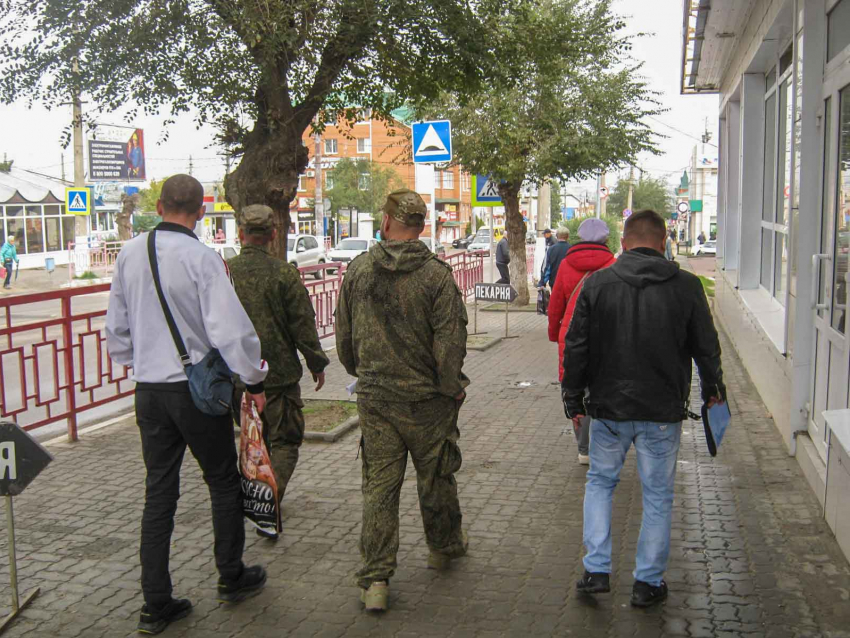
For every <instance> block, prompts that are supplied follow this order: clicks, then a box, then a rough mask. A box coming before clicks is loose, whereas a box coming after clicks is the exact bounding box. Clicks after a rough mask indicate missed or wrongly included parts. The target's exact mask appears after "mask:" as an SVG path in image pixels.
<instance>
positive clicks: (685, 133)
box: [0, 0, 718, 192]
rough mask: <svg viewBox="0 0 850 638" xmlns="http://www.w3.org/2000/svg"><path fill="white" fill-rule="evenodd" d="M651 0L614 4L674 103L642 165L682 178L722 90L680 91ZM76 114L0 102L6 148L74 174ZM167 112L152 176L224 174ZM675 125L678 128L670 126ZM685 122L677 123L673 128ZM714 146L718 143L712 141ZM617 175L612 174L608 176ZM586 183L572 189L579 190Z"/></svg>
mask: <svg viewBox="0 0 850 638" xmlns="http://www.w3.org/2000/svg"><path fill="white" fill-rule="evenodd" d="M647 4H648V3H646V1H645V0H616V2H615V9H616V10H617V11H618V12H620V13H621V14H623V15H625V16H626V17H627V22H628V25H629V26H628V28H629V30H630V31H631V32H633V33H638V32H650V33H652V35H651V36H650V37H643V38H640V39H638V40H637V41H636V42H635V48H634V56H635V57H636V58H637V59H638V60H641V61H643V62H645V67H644V73H645V75H646V76H647V78H648V80H649V83H650V85H651V86H652V87H654V88H656V89H658V90H659V91H661V92H662V93H663V95H662V97H661V101H662V103H663V106H664V107H665V108H667V109H669V110H668V111H667V112H666V113H663V114H661V115H659V116H657V118H656V119H655V120H654V121H652V122H651V124H652V126H653V128H654V129H655V130H657V131H658V132H659V133H662V134H664V135H667V136H668V137H667V139H662V140H660V142H659V147H660V149H661V151H662V154H661V155H659V156H647V157H644V158H641V162H640V166H641V167H642V168H644V169H645V170H646V171H647V172H648V173H649V174H651V175H653V176H655V177H663V178H665V179H668V180H669V181H671V182H672V181H677V180H678V176H679V175H681V173H682V171H683V170H684V168H685V166H686V165H687V164H688V163H689V161H690V156H691V153H692V150H693V146H694V144H696V143H697V140H696V139H694V138H699V137H700V136H701V135H702V133H703V130H704V128H705V118H706V117H708V118H709V119H708V125H709V130H710V131H711V132H712V135H713V140H712V143H714V144H716V142H717V134H716V129H717V104H718V98H717V96H682V95H680V94H679V86H680V64H681V56H682V48H681V47H682V39H681V32H682V6H683V2H682V0H653V2H652V3H651V4H652V8H651V10H647ZM70 120H71V107H70V106H56V107H55V108H54V109H53V110H51V111H48V110H47V109H45V108H43V107H34V108H33V109H31V110H30V109H28V108H27V107H26V105H25V104H14V105H11V106H4V105H0V122H2V123H3V124H2V130H0V153H2V154H6V155H8V157H9V158H10V159H14V160H15V165H16V166H20V167H22V168H28V169H32V170H35V171H38V172H41V173H46V174H48V175H53V176H56V177H59V176H60V175H61V172H62V171H61V155H62V153H63V152H64V154H65V171H66V176H67V177H68V179H72V178H73V159H72V151H71V149H70V148H68V149H62V147H61V145H60V137H61V135H62V130H63V127H65V126H66V125H67V124H68V123H69V122H70ZM101 121H102V122H104V123H116V124H121V123H123V120H122V119H121V117H120V114H119V115H116V116H115V117H103V118H101ZM161 122H162V118H159V117H140V118H138V119H137V120H136V121H135V122H134V123H135V124H136V125H137V126H138V127H140V128H143V129H145V137H146V140H145V142H146V147H147V148H146V150H147V169H148V177H149V178H150V177H153V178H161V177H165V176H168V175H171V174H174V173H178V172H188V170H189V157H190V156H192V162H193V169H194V170H193V172H194V175H195V176H196V177H198V178H199V179H201V180H202V181H214V180H218V179H221V177H222V176H223V174H224V162H223V158H221V157H219V156H218V155H217V154H218V153H219V152H220V150H219V149H218V148H216V147H215V146H213V142H212V139H213V138H212V134H213V131H212V130H211V129H201V130H196V128H195V125H194V123H193V122H192V120H191V118H190V117H188V116H187V117H184V118H181V119H180V120H178V122H177V123H176V124H175V125H173V126H172V127H171V129H170V131H169V132H170V139H169V140H168V141H167V142H164V143H159V144H158V143H157V142H158V141H159V140H160V138H161V135H162V133H163V131H162V127H161ZM671 127H672V128H671ZM674 129H678V130H674ZM709 150H714V151H715V152H716V149H714V147H711V149H709ZM613 181H616V176H611V177H610V178H609V182H613ZM582 188H583V186H579V185H576V186H575V187H574V188H572V189H571V190H573V191H575V192H579V191H580V190H581V189H582Z"/></svg>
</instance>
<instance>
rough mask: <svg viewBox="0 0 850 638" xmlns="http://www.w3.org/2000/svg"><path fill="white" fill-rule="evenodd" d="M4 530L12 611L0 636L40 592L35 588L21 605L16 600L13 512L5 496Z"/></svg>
mask: <svg viewBox="0 0 850 638" xmlns="http://www.w3.org/2000/svg"><path fill="white" fill-rule="evenodd" d="M6 530H7V532H8V535H9V541H8V544H9V577H10V578H11V581H12V611H11V612H10V613H9V615H8V616H6V617H5V618H4V619H3V621H2V622H0V634H2V633H3V632H4V631H5V630H6V629H7V628H8V627H9V625H10V624H11V622H12V621H13V620H14V619H15V618H17V617H18V614H20V613H21V611H23V610H24V608H26V606H27V605H29V604H30V603H31V602H32V601H33V600H34V599H35V597H36V596H38V593H39V592H40V591H41V589H40V588H38V587H36V588H35V589H33V590H32V591H31V592H30V593H29V594H27V596H26V598H24V601H23V603H21V602H20V600H19V598H18V559H17V555H16V553H15V512H14V510H13V509H12V497H11V495H8V494H7V495H6Z"/></svg>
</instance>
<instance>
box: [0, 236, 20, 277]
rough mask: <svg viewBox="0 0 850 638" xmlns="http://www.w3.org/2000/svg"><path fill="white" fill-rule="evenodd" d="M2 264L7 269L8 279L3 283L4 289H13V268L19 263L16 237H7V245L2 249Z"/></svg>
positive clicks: (0, 251) (0, 256)
mask: <svg viewBox="0 0 850 638" xmlns="http://www.w3.org/2000/svg"><path fill="white" fill-rule="evenodd" d="M0 263H2V264H3V268H5V269H6V279H5V281H3V288H5V289H7V290H8V289H9V288H11V287H12V267H13V266H14V264H17V263H18V249H17V248H15V236H14V235H9V236H8V237H6V243H4V244H3V247H2V248H0Z"/></svg>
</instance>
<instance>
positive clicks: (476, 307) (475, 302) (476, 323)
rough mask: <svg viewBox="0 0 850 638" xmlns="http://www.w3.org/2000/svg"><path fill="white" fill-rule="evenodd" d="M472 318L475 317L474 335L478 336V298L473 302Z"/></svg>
mask: <svg viewBox="0 0 850 638" xmlns="http://www.w3.org/2000/svg"><path fill="white" fill-rule="evenodd" d="M472 308H473V310H472V316H473V317H475V319H474V320H473V325H472V334H476V335H477V334H478V297H476V298H475V300H474V301H473V302H472Z"/></svg>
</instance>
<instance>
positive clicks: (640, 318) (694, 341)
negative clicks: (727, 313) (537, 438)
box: [561, 248, 726, 423]
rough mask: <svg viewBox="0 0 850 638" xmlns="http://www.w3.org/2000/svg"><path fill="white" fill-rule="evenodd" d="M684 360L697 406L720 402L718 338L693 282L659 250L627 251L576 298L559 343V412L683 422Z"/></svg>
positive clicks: (723, 390) (686, 390)
mask: <svg viewBox="0 0 850 638" xmlns="http://www.w3.org/2000/svg"><path fill="white" fill-rule="evenodd" d="M691 359H693V360H694V361H695V362H696V364H697V369H698V370H699V374H700V383H701V387H702V399H703V401H706V400H707V399H708V398H709V397H711V396H716V395H718V394H719V395H720V396H722V397H724V398H725V396H726V388H725V386H724V385H723V370H722V369H721V365H720V341H719V340H718V338H717V331H716V330H715V328H714V321H713V320H712V317H711V311H710V310H709V308H708V302H707V300H706V297H705V292H704V291H703V289H702V284H701V283H700V280H699V279H698V278H697V277H696V276H695V275H693V274H691V273H689V272H685V271H682V270H680V269H679V264H677V263H676V262H671V261H667V260H666V259H664V256H663V255H662V254H661V253H659V252H656V251H654V250H651V249H648V248H638V249H635V250H631V251H628V252H626V253H624V254H623V255H622V256H620V258H619V259H618V260H617V263H616V264H614V265H613V266H611V267H610V268H606V269H604V270H600V271H599V272H596V273H594V274H593V275H592V276H590V277H589V278H588V279H587V281H586V282H585V284H584V287H583V289H582V292H581V294H580V295H579V298H578V301H577V303H576V309H575V313H574V315H573V319H572V323H571V324H570V329H569V331H568V332H567V337H566V343H565V345H564V378H563V382H562V383H561V394H562V398H563V400H564V410H565V412H566V413H567V416H568V417H569V418H572V417H573V416H575V415H576V414H590V415H591V416H593V417H596V418H601V419H610V420H612V421H656V422H661V423H676V422H679V421H682V420H684V419H685V418H686V416H687V404H688V398H689V396H690V392H691V388H690V385H691V371H692V364H691ZM585 388H588V389H589V396H588V397H587V399H585Z"/></svg>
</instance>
